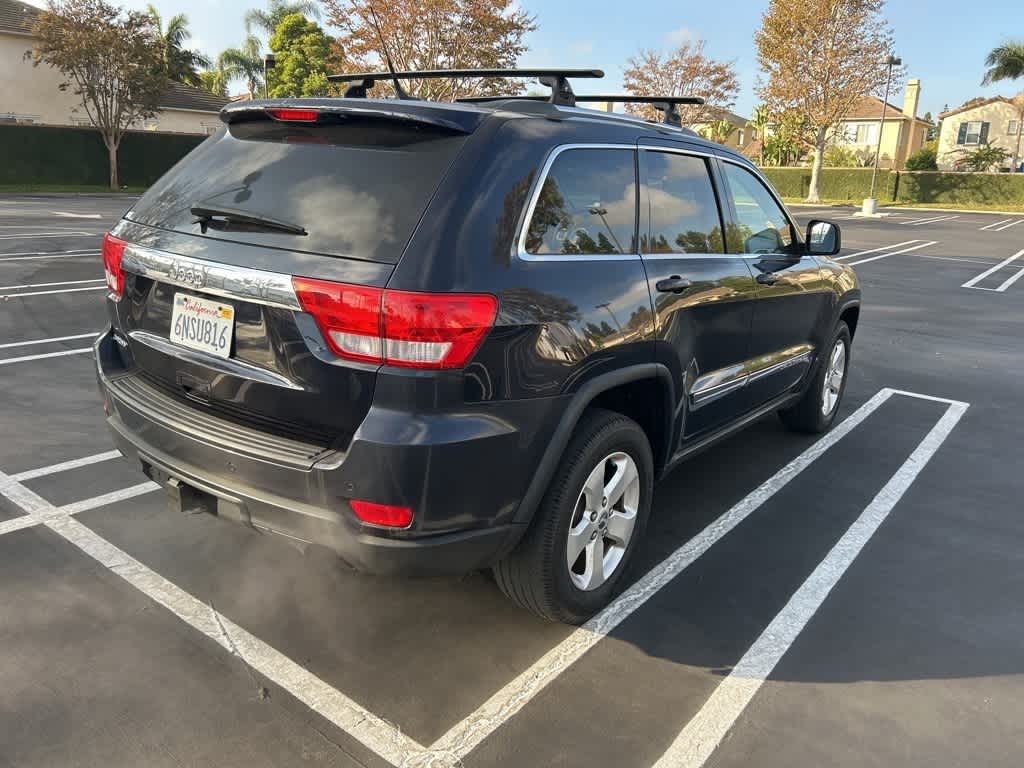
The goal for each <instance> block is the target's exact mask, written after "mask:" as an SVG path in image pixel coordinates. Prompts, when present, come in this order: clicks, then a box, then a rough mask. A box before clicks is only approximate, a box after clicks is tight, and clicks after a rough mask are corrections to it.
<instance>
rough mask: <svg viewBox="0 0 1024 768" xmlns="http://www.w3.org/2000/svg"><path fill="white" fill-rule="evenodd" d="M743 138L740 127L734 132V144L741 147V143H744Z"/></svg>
mask: <svg viewBox="0 0 1024 768" xmlns="http://www.w3.org/2000/svg"><path fill="white" fill-rule="evenodd" d="M743 139H744V136H743V130H742V129H740V130H739V131H738V132H737V133H736V144H737V145H738V146H740V147H742V146H743V144H744V140H743Z"/></svg>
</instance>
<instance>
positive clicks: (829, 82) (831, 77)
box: [754, 0, 892, 203]
mask: <svg viewBox="0 0 1024 768" xmlns="http://www.w3.org/2000/svg"><path fill="white" fill-rule="evenodd" d="M883 2H884V0H805V1H804V2H800V3H794V2H792V0H770V3H769V6H768V10H767V11H766V12H765V14H764V17H763V19H762V22H761V29H759V30H758V31H757V33H756V34H755V35H754V42H755V44H756V46H757V58H758V62H759V63H760V65H761V68H762V69H763V70H764V71H765V72H766V73H767V75H768V80H767V81H766V82H763V83H761V84H760V85H759V86H758V95H759V96H760V97H761V98H762V99H763V100H764V101H765V102H766V103H767V104H768V106H769V108H770V109H772V110H773V111H775V112H778V111H781V110H783V109H791V110H795V111H797V112H799V113H800V114H801V115H802V116H803V117H804V118H805V119H806V121H807V123H808V124H809V125H810V126H811V127H812V128H813V133H812V137H811V140H810V141H809V146H810V147H811V148H812V149H813V150H814V161H813V165H812V168H811V184H810V190H809V192H808V195H807V200H808V202H815V203H816V202H819V201H820V194H819V189H820V177H821V163H822V156H823V154H824V151H825V146H826V144H827V140H828V135H829V130H830V129H831V128H833V127H834V126H835V125H836V124H837V123H839V122H840V120H842V119H843V118H844V117H845V116H846V115H847V114H849V112H850V110H851V109H852V108H853V107H854V105H855V104H856V103H857V102H858V101H859V100H860V99H862V98H864V96H866V95H868V94H872V93H876V92H878V91H879V90H880V88H881V86H882V85H884V83H885V81H886V74H887V65H886V57H887V56H888V55H890V54H891V51H892V34H891V32H890V30H889V27H888V24H887V23H886V22H885V20H884V19H883V18H882V16H881V10H882V5H883Z"/></svg>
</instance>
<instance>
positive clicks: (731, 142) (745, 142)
mask: <svg viewBox="0 0 1024 768" xmlns="http://www.w3.org/2000/svg"><path fill="white" fill-rule="evenodd" d="M719 120H721V121H724V122H726V123H728V124H729V125H730V126H732V133H730V134H729V135H728V136H727V137H726V139H725V141H724V142H722V143H723V144H724V145H725V146H727V147H730V148H731V149H736V150H739V151H741V152H742V151H743V150H744V149H745V148H746V147H747V146H749V145H750V143H751V142H753V141H755V140H756V139H757V138H758V136H757V131H756V130H754V129H753V128H752V127H751V126H750V121H749V120H748V119H747V118H745V117H743V116H741V115H737V114H736V113H735V112H722V114H721V115H720V116H719ZM713 124H714V123H713V122H706V123H694V124H693V125H691V126H690V127H691V128H692V129H693V130H695V131H696V132H697V133H699V134H700V135H701V136H704V137H705V138H709V139H710V138H711V137H712V125H713Z"/></svg>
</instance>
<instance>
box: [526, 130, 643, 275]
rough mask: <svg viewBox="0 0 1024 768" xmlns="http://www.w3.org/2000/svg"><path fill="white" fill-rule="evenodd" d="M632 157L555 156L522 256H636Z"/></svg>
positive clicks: (608, 152)
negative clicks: (524, 254)
mask: <svg viewBox="0 0 1024 768" xmlns="http://www.w3.org/2000/svg"><path fill="white" fill-rule="evenodd" d="M636 205H637V183H636V154H635V152H634V150H632V149H628V148H623V149H604V148H594V149H584V148H579V149H568V150H565V151H563V152H561V153H559V155H558V156H557V157H556V158H555V160H554V162H553V163H552V164H551V167H550V169H549V170H548V174H547V177H546V178H545V179H544V183H543V186H542V187H541V190H540V194H539V195H538V196H537V200H536V203H535V205H534V207H533V211H532V215H531V216H530V221H529V224H528V226H527V230H526V237H525V248H526V252H527V253H529V254H533V255H538V256H539V255H547V254H559V255H569V256H591V255H608V254H619V253H636Z"/></svg>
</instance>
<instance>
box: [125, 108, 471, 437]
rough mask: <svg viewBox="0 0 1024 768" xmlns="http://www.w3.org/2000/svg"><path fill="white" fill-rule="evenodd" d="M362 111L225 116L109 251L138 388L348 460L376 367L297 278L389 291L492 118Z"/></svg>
mask: <svg viewBox="0 0 1024 768" xmlns="http://www.w3.org/2000/svg"><path fill="white" fill-rule="evenodd" d="M352 104H353V102H351V101H346V100H324V101H318V102H301V101H300V102H284V103H276V104H275V103H274V102H265V103H262V104H252V105H248V106H245V107H241V108H229V109H230V110H231V112H230V114H229V115H228V123H227V125H226V126H225V127H224V128H223V129H222V130H221V131H220V132H218V133H217V134H216V135H214V136H212V137H210V138H209V139H208V140H207V141H206V142H204V143H203V144H202V145H201V146H200V147H198V148H197V149H196V150H195V151H193V152H192V153H191V154H189V155H188V156H187V157H186V158H185V159H183V160H182V161H181V162H180V163H178V165H176V166H175V167H174V168H173V169H172V170H171V171H170V172H169V173H168V174H167V175H166V176H164V177H163V178H162V179H160V181H158V182H157V183H156V184H155V185H154V186H153V187H152V188H150V190H149V191H148V192H147V193H146V194H145V195H144V196H143V197H142V198H141V199H140V200H139V201H138V203H137V204H136V205H135V206H134V207H133V208H132V209H131V210H130V211H129V212H128V213H127V214H126V215H125V220H124V221H122V222H121V223H120V224H119V225H118V227H117V228H116V229H115V230H114V232H113V236H114V237H115V238H117V240H121V241H124V242H125V243H126V245H123V246H121V245H120V244H119V243H118V242H117V240H113V241H112V245H111V247H112V248H115V249H116V248H121V249H122V251H121V264H122V267H123V269H124V272H125V283H124V295H123V297H122V298H121V299H120V300H119V301H117V302H116V305H115V306H116V320H115V324H116V325H117V326H119V330H120V331H122V332H123V334H124V336H125V337H126V339H127V347H128V354H126V356H125V357H126V360H127V362H128V365H129V366H130V370H131V375H132V376H134V377H135V379H136V383H137V384H138V385H140V386H145V387H149V388H151V389H152V390H154V391H159V393H160V395H161V396H164V397H172V398H175V399H176V401H177V402H178V403H179V404H184V405H188V406H189V407H193V408H198V409H202V410H203V411H205V412H206V413H207V414H209V415H215V416H217V417H220V418H223V419H228V420H231V421H235V422H240V423H242V424H243V425H245V426H247V427H251V428H255V429H258V430H260V431H263V432H269V433H273V434H278V435H280V436H282V437H287V438H291V439H296V440H301V441H303V442H304V443H308V444H312V445H316V446H323V447H324V448H327V447H333V448H336V449H339V448H344V446H345V444H347V441H348V439H349V438H350V437H351V435H352V434H353V432H354V431H355V429H356V428H357V427H358V426H359V424H360V423H361V422H362V420H363V418H364V416H365V414H366V412H367V410H368V409H369V406H370V401H371V398H372V396H373V389H374V384H375V379H376V375H377V369H378V367H379V366H378V365H377V364H375V363H374V362H372V361H367V362H362V361H359V360H357V359H343V358H341V357H339V356H338V355H336V354H334V353H333V352H332V351H331V348H330V346H331V345H329V344H326V343H325V340H324V334H323V333H322V332H321V330H320V326H318V323H317V321H316V320H315V319H314V318H313V317H312V316H311V315H310V314H308V313H307V312H305V311H303V309H304V308H305V307H304V305H303V299H302V296H301V295H297V294H296V292H295V289H294V283H293V280H292V278H293V276H294V277H307V278H315V279H320V280H328V281H335V282H340V283H346V284H349V285H354V286H368V287H383V286H385V285H386V283H387V281H388V278H389V277H390V275H391V272H392V271H393V269H394V265H395V264H396V263H397V261H398V259H399V258H400V256H401V254H402V251H403V250H404V248H405V246H406V244H407V243H408V241H409V238H410V237H411V235H412V233H413V230H414V229H415V227H416V225H417V223H418V222H419V220H420V218H421V216H422V215H423V213H424V211H425V210H426V208H427V206H428V204H429V203H430V200H431V198H432V197H433V194H434V192H435V190H436V189H437V186H438V184H439V183H440V181H441V179H442V178H443V176H444V174H445V173H446V172H447V170H448V168H449V167H450V166H451V165H452V163H453V161H454V159H455V157H456V155H457V154H458V152H459V151H460V149H461V148H462V146H463V144H464V142H465V141H466V137H467V135H468V134H469V133H470V132H471V131H472V130H473V128H474V127H475V124H476V123H477V122H478V121H479V119H480V116H481V115H480V113H474V112H473V111H471V110H465V109H461V108H460V109H457V110H453V109H448V108H446V106H445V105H430V108H424V107H422V106H419V105H410V106H408V107H406V106H404V105H395V104H394V103H390V102H371V101H366V100H360V101H359V102H355V104H356V106H355V107H352V106H350V105H352ZM375 105H386V108H385V106H375ZM403 110H404V111H403ZM356 298H357V299H358V298H359V297H358V295H357V296H356Z"/></svg>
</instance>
